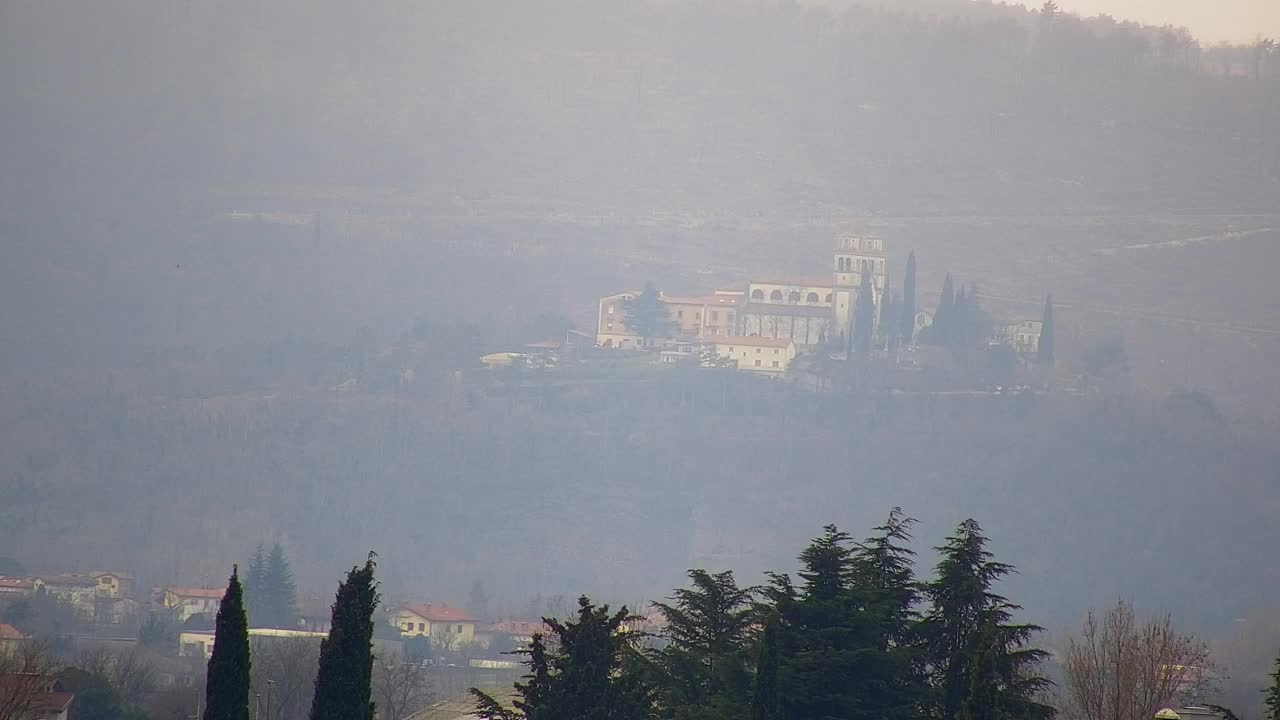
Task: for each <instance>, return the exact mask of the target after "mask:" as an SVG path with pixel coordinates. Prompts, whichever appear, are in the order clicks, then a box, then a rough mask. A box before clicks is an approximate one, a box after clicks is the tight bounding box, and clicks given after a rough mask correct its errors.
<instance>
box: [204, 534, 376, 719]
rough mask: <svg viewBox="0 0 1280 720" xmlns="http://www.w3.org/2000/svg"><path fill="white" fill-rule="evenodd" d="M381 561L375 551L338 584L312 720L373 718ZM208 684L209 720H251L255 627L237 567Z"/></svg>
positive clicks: (206, 716) (221, 615)
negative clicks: (251, 634) (251, 653)
mask: <svg viewBox="0 0 1280 720" xmlns="http://www.w3.org/2000/svg"><path fill="white" fill-rule="evenodd" d="M376 567H377V563H376V562H375V561H374V554H373V553H370V554H369V558H368V559H367V560H366V561H365V564H364V566H363V567H353V568H351V571H350V572H349V573H347V578H346V580H345V581H343V582H341V583H339V584H338V593H337V597H336V598H335V600H334V603H333V618H332V622H331V624H330V629H329V637H327V638H325V639H324V640H323V641H321V643H320V668H319V672H318V674H317V675H316V688H315V696H314V699H313V700H312V703H311V714H310V717H311V720H373V713H374V703H373V701H372V699H371V689H370V683H371V679H372V675H373V623H374V619H373V616H374V612H375V610H376V609H377V607H378V600H379V596H378V583H377V581H376V580H375V579H374V570H375V569H376ZM215 633H216V634H215V637H214V644H213V655H212V657H210V658H209V666H208V671H207V675H206V682H205V711H204V720H249V669H250V663H251V662H252V659H251V658H250V656H249V623H248V619H247V616H246V613H245V598H244V587H243V586H242V585H241V582H240V571H239V568H238V567H236V568H232V570H231V579H230V581H229V582H228V583H227V592H226V594H225V595H224V596H223V599H222V605H221V606H220V607H219V609H218V617H217V621H216V625H215Z"/></svg>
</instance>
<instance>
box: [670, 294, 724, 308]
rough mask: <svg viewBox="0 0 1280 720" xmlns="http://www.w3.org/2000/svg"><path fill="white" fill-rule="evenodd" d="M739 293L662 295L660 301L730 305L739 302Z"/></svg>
mask: <svg viewBox="0 0 1280 720" xmlns="http://www.w3.org/2000/svg"><path fill="white" fill-rule="evenodd" d="M741 300H742V298H741V296H739V295H698V296H694V297H680V296H676V295H663V296H662V302H664V303H667V304H669V305H724V306H726V307H732V306H734V305H737V304H738V303H739V302H741Z"/></svg>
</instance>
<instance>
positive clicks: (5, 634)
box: [0, 623, 27, 655]
mask: <svg viewBox="0 0 1280 720" xmlns="http://www.w3.org/2000/svg"><path fill="white" fill-rule="evenodd" d="M26 639H27V636H25V635H23V634H22V631H21V630H19V629H18V628H16V627H14V626H12V625H8V624H6V623H0V655H3V654H5V653H8V652H12V651H13V650H16V649H17V647H18V645H20V644H21V643H22V641H23V640H26Z"/></svg>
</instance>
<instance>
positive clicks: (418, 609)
mask: <svg viewBox="0 0 1280 720" xmlns="http://www.w3.org/2000/svg"><path fill="white" fill-rule="evenodd" d="M396 610H408V611H409V612H411V613H413V614H414V615H417V616H418V617H420V618H422V619H424V620H430V621H432V622H469V623H473V622H475V621H476V619H475V618H473V617H471V615H470V614H469V613H468V612H467V611H466V610H463V609H462V608H456V607H449V606H448V605H424V604H421V603H414V604H409V603H406V604H404V605H401V606H400V607H398V608H396Z"/></svg>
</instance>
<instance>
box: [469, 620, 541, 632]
mask: <svg viewBox="0 0 1280 720" xmlns="http://www.w3.org/2000/svg"><path fill="white" fill-rule="evenodd" d="M484 631H485V632H489V633H499V634H505V635H533V634H534V633H540V634H542V635H551V634H552V631H551V626H549V625H547V624H546V623H544V622H542V621H541V620H539V621H535V622H529V621H526V620H499V621H498V622H496V623H493V624H492V625H490V626H488V627H486V628H485V629H484Z"/></svg>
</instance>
